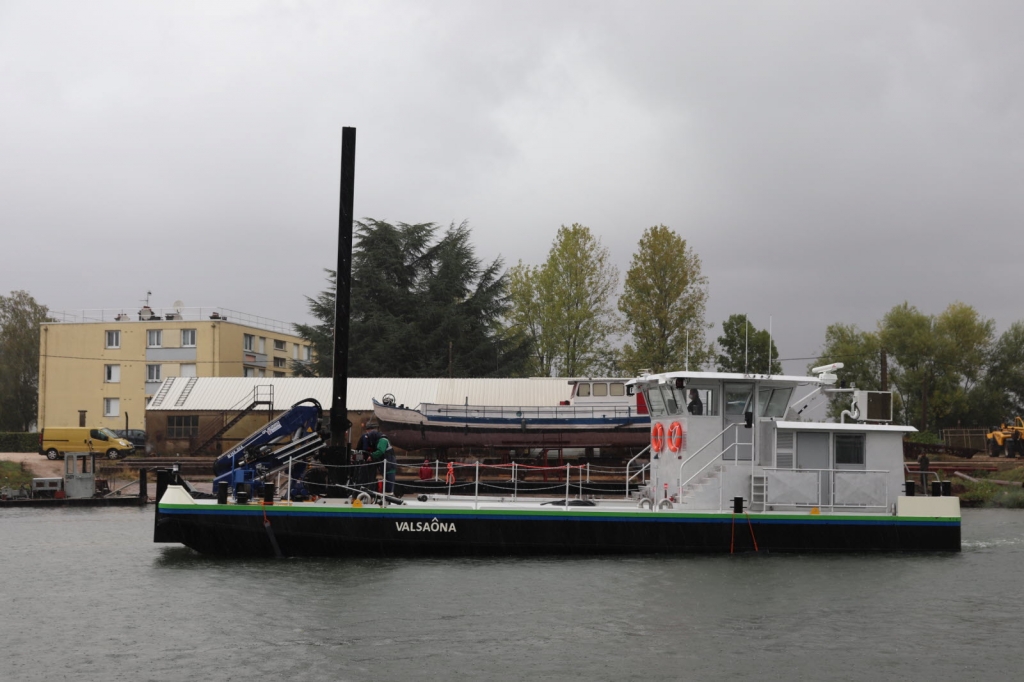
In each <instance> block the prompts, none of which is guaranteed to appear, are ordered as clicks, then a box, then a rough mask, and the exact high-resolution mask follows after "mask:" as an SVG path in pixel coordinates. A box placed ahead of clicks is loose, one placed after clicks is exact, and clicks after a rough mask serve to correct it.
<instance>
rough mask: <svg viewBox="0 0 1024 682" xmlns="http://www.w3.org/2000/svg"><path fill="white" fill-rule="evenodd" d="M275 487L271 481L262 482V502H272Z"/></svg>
mask: <svg viewBox="0 0 1024 682" xmlns="http://www.w3.org/2000/svg"><path fill="white" fill-rule="evenodd" d="M274 492H275V487H274V484H273V483H264V484H263V504H274Z"/></svg>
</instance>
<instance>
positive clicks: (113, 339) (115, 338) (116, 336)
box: [106, 330, 121, 348]
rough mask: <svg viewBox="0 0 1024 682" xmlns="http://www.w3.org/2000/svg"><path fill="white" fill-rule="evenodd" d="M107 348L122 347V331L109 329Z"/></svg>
mask: <svg viewBox="0 0 1024 682" xmlns="http://www.w3.org/2000/svg"><path fill="white" fill-rule="evenodd" d="M106 347H107V348H120V347H121V332H119V331H117V330H107V344H106Z"/></svg>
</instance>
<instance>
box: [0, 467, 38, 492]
mask: <svg viewBox="0 0 1024 682" xmlns="http://www.w3.org/2000/svg"><path fill="white" fill-rule="evenodd" d="M32 478H33V476H32V472H31V471H29V470H28V469H27V468H26V467H24V466H22V464H21V463H20V462H3V461H0V486H3V487H8V488H17V487H19V486H21V485H26V486H27V485H29V484H31V483H32Z"/></svg>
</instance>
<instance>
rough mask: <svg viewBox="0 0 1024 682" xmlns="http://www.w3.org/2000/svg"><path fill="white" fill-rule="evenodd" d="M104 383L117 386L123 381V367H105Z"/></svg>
mask: <svg viewBox="0 0 1024 682" xmlns="http://www.w3.org/2000/svg"><path fill="white" fill-rule="evenodd" d="M103 381H105V382H107V383H108V384H116V383H120V381H121V365H103Z"/></svg>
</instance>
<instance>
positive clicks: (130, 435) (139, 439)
mask: <svg viewBox="0 0 1024 682" xmlns="http://www.w3.org/2000/svg"><path fill="white" fill-rule="evenodd" d="M114 433H116V434H117V435H119V436H120V437H121V438H124V439H125V440H126V441H128V442H129V443H131V444H132V445H134V446H135V449H136V450H145V449H146V432H145V431H143V430H142V429H115V430H114Z"/></svg>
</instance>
